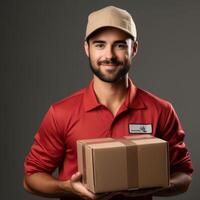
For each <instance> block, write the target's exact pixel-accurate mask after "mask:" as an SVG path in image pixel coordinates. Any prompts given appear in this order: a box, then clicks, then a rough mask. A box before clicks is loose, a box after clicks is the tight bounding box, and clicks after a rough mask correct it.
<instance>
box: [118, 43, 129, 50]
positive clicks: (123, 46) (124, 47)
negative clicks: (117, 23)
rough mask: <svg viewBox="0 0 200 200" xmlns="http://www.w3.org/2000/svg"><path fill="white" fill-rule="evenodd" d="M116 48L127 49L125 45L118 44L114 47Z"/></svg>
mask: <svg viewBox="0 0 200 200" xmlns="http://www.w3.org/2000/svg"><path fill="white" fill-rule="evenodd" d="M115 46H116V48H118V49H122V50H123V49H127V44H124V43H118V44H116V45H115Z"/></svg>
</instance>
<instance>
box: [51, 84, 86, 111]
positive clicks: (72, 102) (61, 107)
mask: <svg viewBox="0 0 200 200" xmlns="http://www.w3.org/2000/svg"><path fill="white" fill-rule="evenodd" d="M84 92H85V88H83V89H81V90H79V91H77V92H74V93H73V94H71V95H69V96H67V97H65V98H63V99H61V100H59V101H57V102H55V103H53V104H52V106H51V107H53V109H54V110H55V111H58V112H59V111H60V112H62V111H66V110H67V111H70V110H74V108H77V106H78V105H80V104H82V101H83V96H84Z"/></svg>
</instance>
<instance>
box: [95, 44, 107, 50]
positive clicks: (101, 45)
mask: <svg viewBox="0 0 200 200" xmlns="http://www.w3.org/2000/svg"><path fill="white" fill-rule="evenodd" d="M95 47H96V48H98V49H102V48H104V47H105V44H103V43H97V44H95Z"/></svg>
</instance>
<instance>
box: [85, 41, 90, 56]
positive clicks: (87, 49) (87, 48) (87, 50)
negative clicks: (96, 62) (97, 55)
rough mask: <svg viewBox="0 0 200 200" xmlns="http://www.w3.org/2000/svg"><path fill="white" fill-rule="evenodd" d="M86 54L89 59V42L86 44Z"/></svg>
mask: <svg viewBox="0 0 200 200" xmlns="http://www.w3.org/2000/svg"><path fill="white" fill-rule="evenodd" d="M84 48H85V53H86V55H87V57H89V44H88V42H87V41H85V42H84Z"/></svg>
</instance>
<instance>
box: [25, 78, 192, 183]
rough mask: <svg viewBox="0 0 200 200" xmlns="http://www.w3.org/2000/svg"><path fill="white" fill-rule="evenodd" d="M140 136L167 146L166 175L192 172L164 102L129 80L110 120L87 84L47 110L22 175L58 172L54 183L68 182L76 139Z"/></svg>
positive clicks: (171, 113)
mask: <svg viewBox="0 0 200 200" xmlns="http://www.w3.org/2000/svg"><path fill="white" fill-rule="evenodd" d="M141 127H142V128H141ZM144 133H149V134H152V135H153V136H156V137H159V138H162V139H164V140H167V141H168V142H169V150H170V170H171V173H173V172H177V171H182V172H186V173H188V174H191V173H192V171H193V169H192V163H191V159H190V155H189V153H188V151H187V149H186V146H185V143H184V141H183V140H184V136H185V134H184V131H183V129H182V127H181V124H180V121H179V119H178V117H177V114H176V112H175V111H174V109H173V107H172V105H171V104H170V103H169V102H167V101H165V100H163V99H160V98H158V97H156V96H154V95H152V94H150V93H149V92H146V91H144V90H142V89H139V88H136V87H135V86H134V84H133V83H132V82H131V81H130V80H129V92H128V95H127V97H126V99H125V101H124V103H123V104H122V105H121V107H120V109H119V111H118V113H117V114H116V116H113V114H112V113H111V112H110V111H109V110H108V109H107V108H106V107H105V106H103V105H101V104H100V103H99V102H98V101H97V99H96V96H95V93H94V90H93V81H91V83H90V84H89V86H88V87H86V88H84V89H82V90H80V91H79V92H76V93H75V94H73V95H72V96H70V97H67V98H65V99H63V100H61V101H59V102H58V103H55V104H53V105H52V106H51V107H50V109H49V110H48V112H47V113H46V115H45V117H44V119H43V120H42V123H41V125H40V127H39V129H38V132H37V133H36V135H35V140H34V143H33V145H32V147H31V151H30V153H29V154H28V156H27V157H26V160H25V164H24V165H25V173H26V174H28V175H30V174H33V173H35V172H47V173H52V172H53V171H54V170H55V168H56V167H59V179H60V180H66V179H69V178H70V177H71V175H72V174H73V173H75V172H76V171H77V150H76V148H77V147H76V141H77V140H79V139H86V138H87V139H88V138H101V137H114V138H117V137H122V136H125V135H132V134H144Z"/></svg>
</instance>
